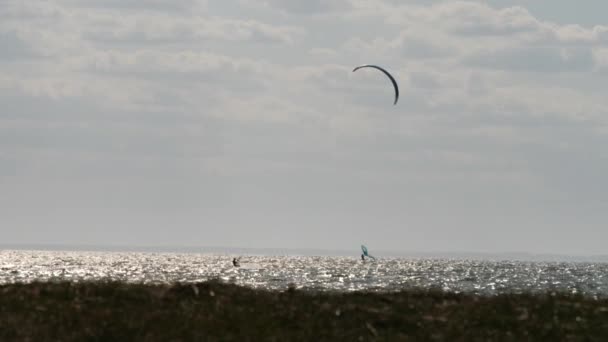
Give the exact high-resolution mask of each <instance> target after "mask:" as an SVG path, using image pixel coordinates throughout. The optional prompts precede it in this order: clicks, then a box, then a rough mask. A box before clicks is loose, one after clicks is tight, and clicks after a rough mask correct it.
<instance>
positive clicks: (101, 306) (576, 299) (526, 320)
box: [0, 282, 608, 341]
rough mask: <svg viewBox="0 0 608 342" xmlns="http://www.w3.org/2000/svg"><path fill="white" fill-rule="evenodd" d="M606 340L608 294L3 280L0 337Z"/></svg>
mask: <svg viewBox="0 0 608 342" xmlns="http://www.w3.org/2000/svg"><path fill="white" fill-rule="evenodd" d="M375 340H377V341H606V340H608V300H604V299H602V300H594V299H591V298H586V297H583V296H579V295H571V294H553V295H551V294H546V295H525V294H524V295H500V296H494V297H479V296H474V295H466V294H452V293H444V292H440V291H422V290H420V291H416V290H407V291H402V292H398V293H369V292H357V293H326V292H325V293H324V292H306V291H294V290H288V291H284V292H279V291H264V290H253V289H250V288H244V287H239V286H235V285H229V284H221V283H218V282H206V283H199V284H194V285H190V284H188V285H173V286H169V285H164V286H161V285H154V286H153V285H137V284H124V283H112V282H109V283H98V282H96V283H93V282H91V283H68V282H64V283H33V284H15V285H4V286H0V341H375Z"/></svg>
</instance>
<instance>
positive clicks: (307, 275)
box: [0, 249, 608, 298]
mask: <svg viewBox="0 0 608 342" xmlns="http://www.w3.org/2000/svg"><path fill="white" fill-rule="evenodd" d="M353 254H354V253H353ZM233 257H240V267H234V266H233V264H232V259H233ZM99 280H111V281H122V282H129V283H145V284H163V283H167V284H171V283H196V282H203V281H208V280H217V281H221V282H225V283H231V284H238V285H242V286H248V287H252V288H259V289H270V290H285V289H287V288H290V287H295V288H297V289H306V290H313V291H345V292H348V291H360V290H366V291H399V290H403V289H440V290H444V291H451V292H456V293H472V294H479V295H497V294H501V293H524V292H525V293H541V292H542V293H547V292H569V293H579V294H582V295H585V296H592V297H596V298H597V297H608V263H606V262H602V261H596V262H591V261H526V260H506V259H505V260H483V259H480V258H473V259H467V258H428V257H382V256H378V257H377V259H376V260H375V261H374V260H365V261H363V260H361V258H360V257H359V256H358V254H355V255H352V256H331V255H278V254H277V255H246V254H245V255H236V254H228V253H192V252H188V253H174V252H173V253H172V252H120V251H110V252H108V251H73V250H72V251H55V250H6V249H5V250H1V251H0V284H10V283H28V282H33V281H72V282H82V281H99Z"/></svg>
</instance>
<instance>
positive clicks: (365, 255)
mask: <svg viewBox="0 0 608 342" xmlns="http://www.w3.org/2000/svg"><path fill="white" fill-rule="evenodd" d="M361 253H363V254H361V260H365V257H368V258H372V259H374V260H376V257H374V256H373V255H371V254H369V252H368V251H367V247H365V245H361Z"/></svg>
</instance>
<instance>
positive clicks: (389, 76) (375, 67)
mask: <svg viewBox="0 0 608 342" xmlns="http://www.w3.org/2000/svg"><path fill="white" fill-rule="evenodd" d="M362 68H374V69H377V70H380V71H382V72H383V73H384V74H385V75H386V76H387V77H388V78H389V79H390V80H391V82H392V83H393V87H394V88H395V102H394V103H393V105H396V104H397V101H398V100H399V86H398V85H397V81H395V78H394V77H393V75H391V74H390V73H389V72H388V71H386V70H384V68H382V67H379V66H377V65H372V64H365V65H360V66H358V67H356V68H354V69H353V72H355V71H357V70H359V69H362Z"/></svg>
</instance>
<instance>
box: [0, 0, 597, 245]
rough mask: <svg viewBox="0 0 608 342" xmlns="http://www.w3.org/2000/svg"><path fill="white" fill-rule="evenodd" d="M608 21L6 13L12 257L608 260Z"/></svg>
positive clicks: (465, 12)
mask: <svg viewBox="0 0 608 342" xmlns="http://www.w3.org/2000/svg"><path fill="white" fill-rule="evenodd" d="M607 11H608V2H606V1H603V0H602V1H599V0H598V1H591V0H589V1H585V2H574V1H570V0H537V1H532V0H488V1H421V0H413V1H405V0H373V1H371V0H307V1H300V0H145V1H144V0H45V1H42V0H30V1H22V0H4V1H1V2H0V217H1V221H0V223H1V224H0V233H1V234H2V238H1V240H2V243H4V244H62V245H70V244H74V245H108V246H110V245H112V246H116V245H120V246H155V245H171V246H226V247H250V248H300V249H301V248H314V249H330V250H331V249H335V250H348V249H351V248H352V249H354V250H358V246H359V245H360V244H361V243H365V244H367V245H368V247H369V248H370V250H391V251H403V252H410V251H421V252H476V253H477V252H481V253H486V252H487V253H497V252H498V253H502V252H529V253H561V254H604V253H607V252H608V251H607V249H606V247H605V246H606V244H605V241H607V240H608V229H607V228H606V223H607V222H608V195H607V191H608V178H607V177H608V150H607V149H606V146H608V97H607V96H605V89H607V88H608V23H607V22H606V19H605V13H606V12H607ZM367 63H370V64H378V65H382V66H384V67H385V68H387V69H388V70H389V71H390V72H391V73H393V75H394V76H395V77H396V78H397V81H398V83H399V85H400V88H401V97H400V100H399V103H398V104H397V105H396V106H393V103H392V102H393V98H392V97H393V94H392V88H391V85H390V82H389V81H388V79H387V78H386V77H385V76H384V75H382V74H381V73H379V72H377V71H374V70H372V69H367V70H359V71H357V72H356V73H352V72H351V70H352V68H353V67H355V66H357V65H360V64H367Z"/></svg>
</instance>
